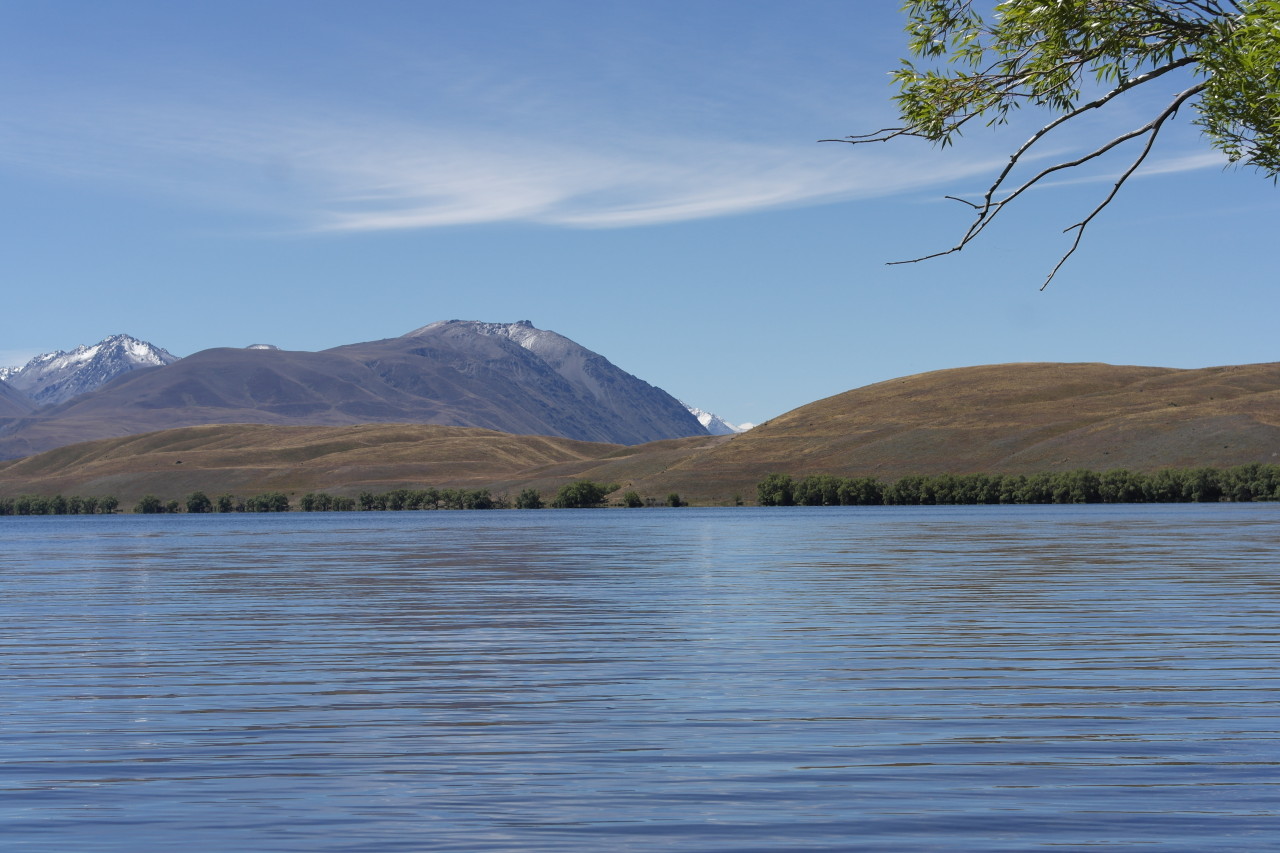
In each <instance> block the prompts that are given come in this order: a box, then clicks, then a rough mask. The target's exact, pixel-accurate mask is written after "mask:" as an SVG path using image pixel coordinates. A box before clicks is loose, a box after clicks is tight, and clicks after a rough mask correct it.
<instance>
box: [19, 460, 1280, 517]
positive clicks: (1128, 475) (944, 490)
mask: <svg viewBox="0 0 1280 853" xmlns="http://www.w3.org/2000/svg"><path fill="white" fill-rule="evenodd" d="M618 490H619V487H618V485H617V484H616V483H596V482H593V481H590V480H578V481H575V482H573V483H569V484H567V485H564V486H561V487H560V489H559V490H558V491H557V492H556V494H555V495H554V496H552V497H550V498H547V499H544V498H543V496H542V493H541V492H539V491H538V490H537V489H524V490H522V491H521V492H520V493H519V494H518V495H517V496H516V497H514V498H512V497H509V496H507V495H505V494H497V495H495V494H493V493H492V492H491V490H489V489H435V488H427V489H392V490H390V491H386V492H376V493H375V492H370V491H363V492H360V493H359V494H358V495H356V496H355V497H349V496H345V495H334V494H329V493H327V492H307V493H306V494H304V495H302V496H301V497H300V498H298V499H297V503H296V504H295V503H294V502H293V501H291V500H290V498H289V496H288V495H286V494H284V493H283V492H264V493H261V494H257V495H251V496H248V497H239V496H236V495H231V494H221V495H217V496H215V497H209V496H208V495H206V494H205V493H204V492H199V491H197V492H192V493H191V494H189V495H187V497H186V499H185V500H182V501H179V500H176V499H167V500H166V499H162V498H160V497H157V496H155V495H144V496H143V497H142V498H141V499H140V500H139V501H138V502H137V503H136V504H134V506H133V507H132V512H133V513H136V514H142V515H151V514H164V513H235V512H290V511H300V512H351V511H364V512H379V511H383V512H387V511H389V512H397V511H405V510H466V509H543V508H548V507H549V508H553V509H569V508H583V507H599V506H606V505H611V506H619V507H653V506H672V507H679V506H687V505H688V504H687V503H686V502H685V501H684V500H682V499H681V498H680V496H679V495H678V494H676V493H674V492H673V493H670V494H668V495H667V496H666V497H665V498H663V499H657V498H653V497H643V496H641V495H640V494H639V493H638V492H636V491H627V492H625V493H624V494H623V495H622V496H621V497H619V498H616V499H614V500H612V501H610V500H609V495H611V494H613V493H615V492H617V491H618ZM1224 501H1226V502H1239V503H1244V502H1251V501H1280V465H1264V464H1249V465H1237V466H1234V467H1231V468H1166V469H1162V470H1159V471H1155V472H1152V473H1143V472H1139V471H1128V470H1124V469H1118V470H1111V471H1102V472H1097V471H1090V470H1085V469H1080V470H1074V471H1061V472H1054V473H1042V474H936V475H931V476H923V475H921V476H915V475H913V476H906V477H900V478H899V479H897V480H894V481H891V482H884V481H881V480H879V479H877V478H876V477H837V476H834V475H831V474H809V475H807V476H804V477H799V478H796V477H792V476H791V475H789V474H770V475H768V476H767V477H765V478H764V479H763V480H761V481H760V482H759V483H758V484H757V486H756V503H757V504H758V505H760V506H935V505H947V504H967V505H979V504H1080V503H1086V504H1087V503H1217V502H1224ZM730 503H732V504H733V505H737V506H742V505H743V501H742V499H741V497H740V496H739V495H734V496H733V498H732V500H731V501H730ZM120 511H124V510H123V509H122V508H121V506H120V501H119V500H118V499H116V498H115V497H114V496H112V495H103V496H92V497H82V496H79V495H71V496H69V497H64V496H63V495H60V494H59V495H53V496H52V497H49V496H42V495H21V496H19V497H16V498H0V516H15V515H104V514H115V513H117V512H120Z"/></svg>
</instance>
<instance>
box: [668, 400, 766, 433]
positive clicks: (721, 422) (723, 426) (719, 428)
mask: <svg viewBox="0 0 1280 853" xmlns="http://www.w3.org/2000/svg"><path fill="white" fill-rule="evenodd" d="M680 402H681V404H682V405H683V406H684V407H685V408H686V409H688V410H689V414H691V415H693V416H694V417H695V418H697V419H698V423H700V424H702V426H703V427H704V428H705V429H706V431H707V432H709V433H711V434H712V435H736V434H737V433H740V432H746V431H747V430H749V429H751V427H753V426H755V424H743V425H742V426H734V425H733V424H731V423H729V422H728V421H726V420H725V419H724V418H722V417H720V416H719V415H713V414H712V413H711V412H704V411H702V409H699V408H698V407H697V406H690V405H689V404H688V403H685V402H684V401H683V400H681V401H680Z"/></svg>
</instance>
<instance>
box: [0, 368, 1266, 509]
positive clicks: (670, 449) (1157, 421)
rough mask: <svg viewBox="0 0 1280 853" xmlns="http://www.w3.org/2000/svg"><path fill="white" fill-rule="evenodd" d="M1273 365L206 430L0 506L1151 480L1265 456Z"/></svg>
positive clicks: (57, 463) (51, 465)
mask: <svg viewBox="0 0 1280 853" xmlns="http://www.w3.org/2000/svg"><path fill="white" fill-rule="evenodd" d="M1278 453H1280V364H1258V365H1245V366H1240V367H1216V368H1205V369H1200V370H1174V369H1170V368H1158V367H1117V366H1113V365H1105V364H1006V365H992V366H986V367H970V368H958V369H954V370H943V371H936V372H932V373H923V374H919V375H916V376H908V377H903V378H901V379H894V380H890V381H888V382H881V383H878V384H876V385H870V386H867V387H865V388H859V389H855V390H853V391H848V392H846V393H843V394H838V395H836V396H834V397H829V398H827V399H825V400H820V401H818V402H816V403H811V404H809V405H807V406H802V407H800V408H798V409H795V410H794V411H792V412H788V413H787V414H785V415H782V416H780V417H777V418H774V419H773V420H772V421H769V422H768V423H766V424H763V425H761V426H759V427H757V428H756V429H754V430H752V431H751V432H748V433H745V434H743V435H740V436H732V437H725V436H719V437H705V438H701V437H700V438H691V439H677V440H671V441H660V442H654V443H651V444H645V445H639V446H634V447H625V446H621V445H611V444H595V443H590V442H578V441H570V440H566V439H555V438H543V437H536V436H513V435H506V434H503V433H497V432H490V431H487V430H478V429H469V428H462V427H433V426H406V425H382V424H376V425H363V426H355V427H280V426H274V427H273V426H242V425H236V426H209V427H192V428H186V429H178V430H169V431H165V432H161V433H153V434H150V435H146V436H135V437H132V438H123V439H109V440H104V441H98V442H91V443H88V444H82V445H76V446H73V447H65V448H61V449H59V450H55V451H51V452H49V453H45V454H41V455H39V456H35V457H30V458H28V459H24V460H18V461H16V462H12V463H6V464H0V495H16V494H19V493H22V492H33V493H43V494H52V493H54V492H63V493H67V494H70V493H73V492H76V493H80V494H94V493H99V494H101V493H107V492H111V493H115V494H117V495H118V496H119V497H120V498H121V499H122V500H123V501H128V500H131V499H133V498H132V496H134V495H139V494H142V493H143V492H148V491H150V492H154V493H156V494H162V495H165V496H169V497H182V496H183V495H185V494H186V493H188V492H190V491H192V490H194V489H197V488H199V489H203V490H204V491H206V492H210V493H213V492H215V491H230V492H234V493H239V494H245V493H250V492H255V491H267V490H281V491H286V492H287V491H296V492H299V493H301V492H303V491H308V490H327V491H334V492H342V493H346V494H353V493H354V492H356V491H359V490H360V489H364V488H368V489H371V490H385V489H390V488H395V487H400V486H406V487H408V486H414V487H422V486H437V487H445V486H451V487H460V486H466V487H473V488H474V487H480V486H488V487H491V488H494V489H496V490H498V491H507V492H509V493H514V492H516V491H518V490H519V489H520V488H524V487H526V486H533V487H535V488H539V489H541V490H543V491H544V493H548V492H551V491H554V489H555V488H557V487H558V486H559V485H561V484H563V483H565V482H568V481H570V480H573V479H576V478H582V477H585V478H590V479H594V480H598V481H611V482H617V483H619V484H621V485H622V487H623V488H625V489H635V490H637V491H639V492H640V493H641V494H642V495H645V496H653V497H659V498H661V497H662V496H665V495H666V494H667V493H668V492H671V491H675V492H679V493H680V494H681V495H682V496H685V497H686V498H691V499H693V500H694V501H695V502H705V503H721V502H728V501H731V500H732V498H733V496H734V495H735V494H740V495H741V496H742V497H744V498H747V499H750V498H752V497H754V490H755V484H756V483H757V482H758V481H759V480H760V479H761V478H763V477H764V476H765V475H766V474H768V473H771V472H781V473H789V474H793V475H804V474H809V473H832V474H837V475H840V476H867V475H875V476H878V477H880V478H882V479H886V480H892V479H896V478H897V477H900V476H902V475H905V474H937V473H957V474H959V473H973V472H990V473H1034V472H1040V471H1060V470H1070V469H1074V468H1090V469H1093V470H1098V471H1104V470H1110V469H1114V468H1129V469H1132V470H1139V471H1154V470H1158V469H1160V468H1165V467H1195V466H1214V467H1227V466H1231V465H1238V464H1243V463H1247V462H1263V463H1275V462H1280V456H1278V455H1277V454H1278Z"/></svg>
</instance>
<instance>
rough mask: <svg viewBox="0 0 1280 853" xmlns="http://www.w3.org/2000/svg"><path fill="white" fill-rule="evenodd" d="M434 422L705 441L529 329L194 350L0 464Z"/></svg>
mask: <svg viewBox="0 0 1280 853" xmlns="http://www.w3.org/2000/svg"><path fill="white" fill-rule="evenodd" d="M218 423H221V424H227V423H258V424H306V425H317V426H321V425H328V426H337V425H350V424H360V423H431V424H441V425H447V426H470V427H483V428H486V429H493V430H498V431H501V432H507V433H517V434H527V435H550V436H560V437H563V438H571V439H578V440H585V441H597V442H611V443H616V444H640V443H643V442H647V441H654V440H658V439H666V438H678V437H682V436H689V435H706V430H704V429H703V428H702V425H701V424H699V423H698V421H697V419H696V418H694V417H693V415H691V414H690V413H689V412H688V411H687V410H685V408H684V407H683V406H681V405H680V403H679V402H678V401H677V400H676V399H675V398H674V397H672V396H671V395H669V394H667V393H666V392H665V391H662V390H661V389H659V388H655V387H654V386H652V385H650V384H648V383H647V382H643V381H642V380H640V379H637V378H636V377H634V376H632V375H631V374H629V373H626V372H624V371H622V370H621V369H619V368H617V367H615V366H614V365H613V364H611V363H610V362H609V361H608V360H607V359H605V358H604V357H603V356H601V355H598V354H596V353H594V352H591V351H590V350H587V349H586V348H584V347H582V346H580V345H578V344H576V343H574V342H573V341H571V340H569V339H568V338H565V337H563V336H561V335H558V334H556V333H555V332H548V331H544V330H540V329H536V328H534V327H533V326H532V324H530V323H528V322H527V321H523V322H520V323H510V324H495V323H477V322H469V321H458V320H451V321H448V322H443V323H432V324H431V325H428V326H423V327H421V328H419V329H415V330H413V331H411V332H408V333H407V334H404V335H401V336H400V337H396V338H388V339H385V340H381V341H369V342H366V343H359V344H349V345H346V346H340V347H335V348H333V349H329V350H325V351H322V352H292V351H286V350H278V349H262V348H252V349H231V348H219V349H210V350H204V351H202V352H198V353H195V354H194V355H190V356H187V357H186V358H183V359H180V360H178V361H175V362H173V363H172V364H170V365H168V366H166V367H163V368H161V369H151V370H134V371H132V372H130V373H127V374H124V375H121V376H118V377H116V378H115V379H114V380H113V381H111V382H108V383H107V384H106V385H103V386H102V387H101V388H99V389H98V390H97V391H94V392H92V393H89V394H85V395H82V396H80V397H77V398H75V399H71V400H68V401H67V402H65V403H62V404H61V405H56V406H51V407H46V408H43V409H40V410H39V411H36V412H34V413H32V414H31V415H30V416H28V417H26V418H21V419H18V420H16V421H11V422H10V423H9V424H8V425H7V426H4V427H0V459H4V458H13V457H18V456H27V455H30V454H32V453H37V452H40V451H42V450H47V449H50V448H53V447H60V446H63V445H66V444H72V443H76V442H81V441H88V440H92V439H97V438H106V437H110V436H120V435H132V434H137V433H144V432H151V431H154V430H161V429H169V428H174V427H181V426H194V425H198V424H218Z"/></svg>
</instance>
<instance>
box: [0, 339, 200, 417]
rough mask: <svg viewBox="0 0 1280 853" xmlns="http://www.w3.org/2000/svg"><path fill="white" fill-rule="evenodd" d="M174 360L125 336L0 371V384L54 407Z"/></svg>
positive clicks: (56, 353)
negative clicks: (133, 372)
mask: <svg viewBox="0 0 1280 853" xmlns="http://www.w3.org/2000/svg"><path fill="white" fill-rule="evenodd" d="M177 360H178V359H177V356H174V355H172V354H170V353H169V352H167V351H166V350H163V349H161V348H160V347H157V346H154V345H152V344H149V343H147V342H146V341H140V340H138V339H137V338H133V337H130V336H129V335H112V336H111V337H109V338H106V339H104V340H102V341H99V342H98V343H96V344H93V345H92V346H78V347H76V348H75V349H73V350H72V351H71V352H63V351H62V350H58V351H57V352H50V353H45V354H44V355H38V356H36V357H35V358H33V359H31V360H30V361H28V362H27V363H26V364H25V365H23V366H22V367H5V368H0V381H4V382H7V383H9V384H10V385H12V386H13V387H14V388H16V389H17V390H19V391H21V392H23V393H24V394H26V396H27V398H28V399H30V400H31V401H32V402H33V403H35V405H37V406H54V405H57V404H58V403H62V402H64V401H66V400H70V399H71V398H72V397H78V396H79V395H81V394H87V393H89V392H90V391H95V390H97V389H98V388H101V387H102V386H103V385H105V384H107V383H108V382H110V381H111V380H112V379H115V378H116V377H117V376H120V375H121V374H124V373H128V372H129V371H131V370H137V369H138V368H141V367H160V366H162V365H166V364H172V363H173V362H175V361H177Z"/></svg>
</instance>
